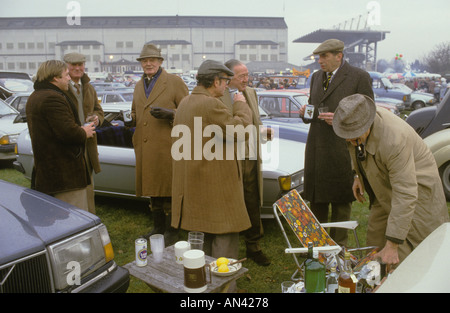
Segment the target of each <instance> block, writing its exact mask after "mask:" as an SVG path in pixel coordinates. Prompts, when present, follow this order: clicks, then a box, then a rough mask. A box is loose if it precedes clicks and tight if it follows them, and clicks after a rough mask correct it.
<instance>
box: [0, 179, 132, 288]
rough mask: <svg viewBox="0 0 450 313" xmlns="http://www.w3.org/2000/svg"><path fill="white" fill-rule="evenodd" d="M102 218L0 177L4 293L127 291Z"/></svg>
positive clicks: (126, 277) (125, 275)
mask: <svg viewBox="0 0 450 313" xmlns="http://www.w3.org/2000/svg"><path fill="white" fill-rule="evenodd" d="M129 280H130V278H129V273H128V270H126V269H124V268H122V267H120V266H118V265H117V264H116V263H115V262H114V252H113V249H112V245H111V240H110V238H109V234H108V230H107V229H106V226H105V225H104V224H102V223H101V221H100V218H99V217H97V216H95V215H93V214H90V213H89V212H86V211H83V210H81V209H78V208H76V207H73V206H71V205H69V204H67V203H65V202H63V201H61V200H58V199H56V198H54V197H51V196H48V195H45V194H43V193H40V192H38V191H35V190H31V189H27V188H24V187H21V186H17V185H14V184H11V183H8V182H5V181H3V180H0V293H99V292H102V293H111V292H125V291H126V290H127V289H128V286H129Z"/></svg>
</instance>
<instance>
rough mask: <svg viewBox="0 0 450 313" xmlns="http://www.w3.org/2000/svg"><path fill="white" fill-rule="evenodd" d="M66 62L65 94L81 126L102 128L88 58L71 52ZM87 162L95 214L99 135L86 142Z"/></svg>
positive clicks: (90, 208) (91, 207)
mask: <svg viewBox="0 0 450 313" xmlns="http://www.w3.org/2000/svg"><path fill="white" fill-rule="evenodd" d="M64 62H66V64H67V67H68V68H69V75H70V79H71V80H70V83H69V89H68V90H67V91H64V93H65V94H66V95H67V96H68V97H69V98H70V100H71V101H72V102H73V103H75V104H76V106H77V112H78V117H79V119H80V122H81V124H82V125H83V124H84V123H85V122H92V123H94V126H95V127H98V126H100V125H101V124H102V123H103V120H104V113H103V109H102V106H101V105H100V104H99V103H98V99H97V92H96V91H95V89H94V87H93V86H92V85H91V84H90V83H89V82H90V80H91V79H90V78H89V76H88V75H87V74H86V73H85V62H86V57H85V56H84V55H83V54H81V53H78V52H71V53H68V54H66V55H64ZM86 161H87V167H88V171H89V174H90V178H91V183H90V184H89V185H88V186H87V187H86V191H87V197H88V208H89V212H91V213H93V214H95V195H94V177H93V175H92V173H93V172H94V173H95V174H98V173H100V171H101V169H100V161H99V159H98V150H97V135H96V134H95V133H94V136H93V137H91V138H88V139H87V141H86Z"/></svg>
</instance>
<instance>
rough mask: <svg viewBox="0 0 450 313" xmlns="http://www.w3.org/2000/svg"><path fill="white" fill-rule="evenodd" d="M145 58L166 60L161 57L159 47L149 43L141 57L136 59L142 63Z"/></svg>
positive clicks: (143, 49)
mask: <svg viewBox="0 0 450 313" xmlns="http://www.w3.org/2000/svg"><path fill="white" fill-rule="evenodd" d="M145 58H159V59H162V60H164V58H163V57H162V56H161V49H158V47H156V46H155V45H153V44H151V43H147V44H145V45H144V47H143V48H142V51H141V55H140V56H139V58H136V60H138V61H141V60H143V59H145Z"/></svg>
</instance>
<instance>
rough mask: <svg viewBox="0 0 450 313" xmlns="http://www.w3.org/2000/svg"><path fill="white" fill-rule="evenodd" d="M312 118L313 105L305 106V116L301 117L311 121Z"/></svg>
mask: <svg viewBox="0 0 450 313" xmlns="http://www.w3.org/2000/svg"><path fill="white" fill-rule="evenodd" d="M313 117H314V105H312V104H307V105H306V108H305V114H304V115H303V118H305V119H309V120H312V118H313Z"/></svg>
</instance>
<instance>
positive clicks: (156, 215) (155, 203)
mask: <svg viewBox="0 0 450 313" xmlns="http://www.w3.org/2000/svg"><path fill="white" fill-rule="evenodd" d="M137 60H138V61H140V62H141V66H142V69H143V70H144V74H143V75H142V78H141V80H140V81H139V82H137V84H136V87H135V89H134V93H133V102H132V107H131V117H132V122H131V126H136V130H135V132H134V135H133V145H134V151H135V155H136V195H137V196H146V197H150V198H151V200H150V209H151V211H152V215H153V223H154V229H153V230H152V231H151V232H150V233H149V234H147V235H146V236H147V237H148V236H150V235H152V234H158V233H159V234H164V237H165V244H166V245H171V244H173V243H175V242H176V241H177V236H178V232H177V230H176V229H174V228H172V227H171V226H170V220H171V197H172V157H171V153H170V149H171V145H172V138H171V136H170V134H171V131H172V122H173V118H174V114H175V110H176V108H177V107H178V105H179V104H180V102H181V99H183V98H184V97H185V96H187V95H188V94H189V91H188V88H187V86H186V84H185V83H184V82H183V80H182V79H181V78H180V77H178V76H176V75H173V74H169V73H167V72H166V71H165V70H164V69H163V68H162V67H161V65H162V62H163V60H164V58H163V57H162V56H161V50H160V49H158V48H157V47H156V46H155V45H153V44H145V45H144V47H143V48H142V51H141V54H140V56H139V58H137Z"/></svg>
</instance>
